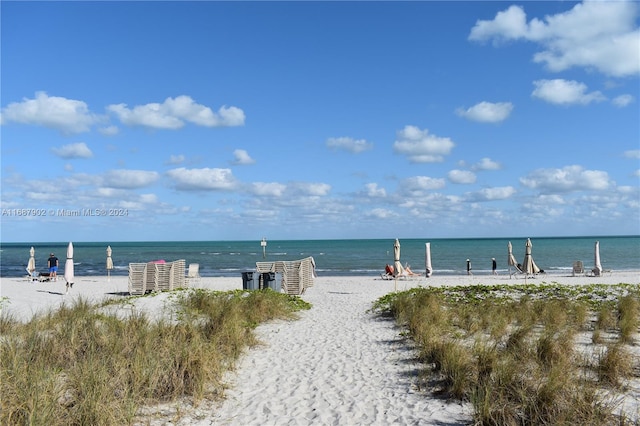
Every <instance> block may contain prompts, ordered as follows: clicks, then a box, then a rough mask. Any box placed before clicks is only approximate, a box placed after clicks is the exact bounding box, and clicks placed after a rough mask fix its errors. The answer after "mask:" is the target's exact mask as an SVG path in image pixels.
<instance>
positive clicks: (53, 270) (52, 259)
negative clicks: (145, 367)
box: [47, 253, 58, 281]
mask: <svg viewBox="0 0 640 426" xmlns="http://www.w3.org/2000/svg"><path fill="white" fill-rule="evenodd" d="M47 266H48V267H49V278H50V279H51V280H52V281H58V279H57V277H58V258H57V257H56V256H55V254H53V253H51V255H50V256H49V260H48V261H47Z"/></svg>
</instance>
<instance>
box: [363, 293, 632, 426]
mask: <svg viewBox="0 0 640 426" xmlns="http://www.w3.org/2000/svg"><path fill="white" fill-rule="evenodd" d="M639 300H640V286H638V285H628V284H619V285H615V286H605V285H589V286H561V285H558V284H556V283H552V284H544V283H543V284H542V285H537V286H536V285H522V286H510V285H502V286H467V287H438V288H435V287H434V288H416V289H411V290H408V291H405V292H401V293H393V294H389V295H386V296H384V297H382V298H380V299H378V300H377V301H376V302H375V303H374V306H373V311H375V312H379V313H381V314H382V315H393V316H394V317H395V319H396V321H397V322H398V323H399V324H401V325H402V326H404V327H406V329H407V330H408V335H409V336H410V337H411V338H412V339H413V340H414V341H415V342H416V343H417V346H418V348H419V353H420V358H421V360H422V361H423V362H424V364H425V367H424V371H423V377H425V380H430V382H431V383H433V380H434V377H435V380H436V381H437V387H436V389H435V391H436V392H440V393H443V394H445V395H447V396H449V397H453V398H457V399H460V400H464V401H470V402H471V404H472V406H473V408H474V416H475V419H474V420H475V423H476V424H478V425H541V424H553V425H585V424H588V425H603V426H604V425H611V424H619V425H624V424H629V421H628V419H624V418H620V417H619V416H616V415H615V414H614V413H615V412H616V411H615V404H614V403H613V402H612V399H611V398H609V397H608V392H607V391H606V390H607V389H614V388H619V387H620V386H621V385H622V382H623V380H624V379H626V378H629V377H631V376H632V375H633V371H634V369H635V370H636V371H637V369H638V368H640V365H637V364H638V359H637V358H636V359H635V361H632V360H633V358H632V357H631V356H630V353H629V352H628V345H629V344H632V343H633V339H634V337H635V338H637V333H638V328H639V326H640V320H639V318H640V303H639ZM588 332H592V333H593V336H592V339H591V340H592V342H593V343H597V344H598V345H595V350H596V353H595V355H596V356H595V357H590V356H588V355H587V354H585V353H584V352H580V351H577V350H576V344H575V342H576V336H577V335H578V334H579V333H588ZM625 345H627V346H625ZM634 362H635V363H636V365H634V364H633V363H634Z"/></svg>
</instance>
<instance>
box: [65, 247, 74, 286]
mask: <svg viewBox="0 0 640 426" xmlns="http://www.w3.org/2000/svg"><path fill="white" fill-rule="evenodd" d="M74 278H75V277H74V272H73V244H72V243H71V242H69V245H68V246H67V261H66V262H65V263H64V280H65V281H66V282H67V293H68V292H69V288H70V287H73V280H74Z"/></svg>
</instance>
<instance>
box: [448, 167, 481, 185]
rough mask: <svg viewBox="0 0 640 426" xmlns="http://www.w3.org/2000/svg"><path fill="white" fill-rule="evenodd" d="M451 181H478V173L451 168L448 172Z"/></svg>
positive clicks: (468, 182) (467, 182)
mask: <svg viewBox="0 0 640 426" xmlns="http://www.w3.org/2000/svg"><path fill="white" fill-rule="evenodd" d="M447 177H448V178H449V181H451V182H452V183H458V184H470V183H474V182H475V181H476V175H475V173H473V172H470V171H468V170H451V171H450V172H449V173H447Z"/></svg>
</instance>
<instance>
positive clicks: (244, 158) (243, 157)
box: [233, 149, 256, 165]
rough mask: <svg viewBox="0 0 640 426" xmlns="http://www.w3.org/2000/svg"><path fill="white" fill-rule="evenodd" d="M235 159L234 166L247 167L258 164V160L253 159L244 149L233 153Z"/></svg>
mask: <svg viewBox="0 0 640 426" xmlns="http://www.w3.org/2000/svg"><path fill="white" fill-rule="evenodd" d="M233 157H234V160H233V164H238V165H247V164H253V163H255V162H256V160H254V159H253V158H251V156H250V155H249V153H248V152H247V151H245V150H244V149H236V150H235V151H233Z"/></svg>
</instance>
